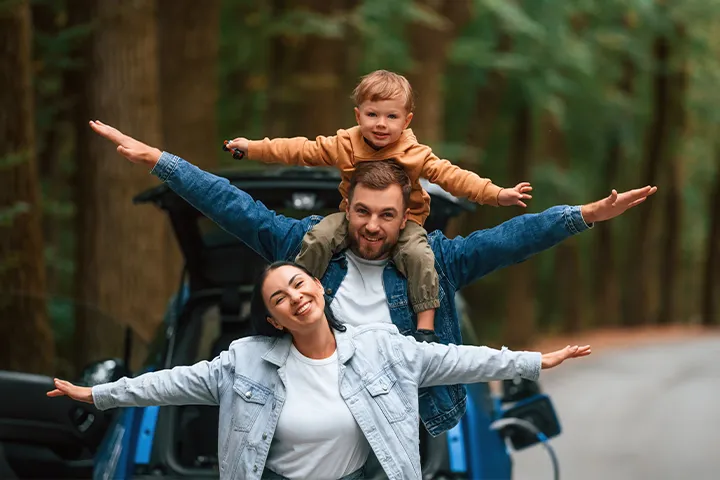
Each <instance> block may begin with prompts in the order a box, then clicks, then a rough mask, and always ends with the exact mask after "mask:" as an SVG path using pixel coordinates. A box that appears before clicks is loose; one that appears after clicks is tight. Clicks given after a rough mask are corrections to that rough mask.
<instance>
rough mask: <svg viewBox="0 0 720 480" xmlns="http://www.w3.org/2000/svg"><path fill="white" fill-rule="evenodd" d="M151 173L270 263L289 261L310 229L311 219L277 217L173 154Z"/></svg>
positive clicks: (240, 191) (164, 156)
mask: <svg viewBox="0 0 720 480" xmlns="http://www.w3.org/2000/svg"><path fill="white" fill-rule="evenodd" d="M151 173H152V174H153V175H155V176H157V177H158V178H159V179H160V180H162V181H163V182H165V183H166V184H167V185H168V187H170V188H171V189H172V190H173V191H175V193H177V194H178V195H180V196H181V197H182V198H184V199H185V200H186V201H187V202H188V203H190V204H191V205H192V206H193V207H195V208H197V209H198V210H199V211H200V212H202V213H203V214H204V215H205V216H207V217H208V218H209V219H211V220H212V221H213V222H215V223H217V224H218V225H219V226H220V227H222V228H223V229H225V230H227V231H228V232H229V233H231V234H233V235H235V236H236V237H237V238H239V239H240V240H242V241H243V242H244V243H245V244H247V245H248V246H249V247H250V248H252V249H253V250H254V251H255V252H257V253H258V254H259V255H261V256H262V257H263V258H265V260H267V261H270V262H272V261H275V260H285V259H287V258H289V256H290V255H291V253H292V252H293V251H294V250H295V249H296V248H297V247H298V246H299V244H300V241H301V240H302V237H303V235H305V232H306V231H307V229H308V228H309V222H310V220H309V219H308V218H305V219H303V220H297V219H294V218H288V217H285V216H283V215H278V214H277V213H275V212H274V211H272V210H270V209H268V208H267V207H266V206H265V205H263V203H262V202H260V201H256V200H254V199H253V198H252V197H251V196H250V195H248V194H247V193H246V192H244V191H242V190H240V189H239V188H237V187H235V186H233V185H232V184H230V182H229V181H228V180H227V179H226V178H222V177H218V176H216V175H213V174H211V173H208V172H205V171H204V170H201V169H199V168H197V167H196V166H194V165H192V164H191V163H189V162H186V161H185V160H183V159H182V158H180V157H177V156H175V155H172V154H170V153H167V152H163V154H162V155H161V156H160V160H159V161H158V162H157V164H155V167H154V168H153V169H152V172H151Z"/></svg>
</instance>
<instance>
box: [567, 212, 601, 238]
mask: <svg viewBox="0 0 720 480" xmlns="http://www.w3.org/2000/svg"><path fill="white" fill-rule="evenodd" d="M563 216H564V217H565V228H567V229H568V231H569V232H570V233H571V234H573V235H575V234H578V233H580V232H584V231H585V230H588V229H590V228H593V227H594V226H595V224H594V223H591V224H589V225H588V224H587V223H585V219H584V218H583V216H582V211H581V209H580V206H574V207H566V208H565V211H564V212H563Z"/></svg>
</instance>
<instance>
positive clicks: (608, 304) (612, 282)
mask: <svg viewBox="0 0 720 480" xmlns="http://www.w3.org/2000/svg"><path fill="white" fill-rule="evenodd" d="M627 27H629V25H627V24H626V28H627ZM634 82H635V65H634V64H633V63H632V62H631V61H630V59H629V58H628V59H626V60H625V61H624V62H623V75H622V78H621V79H620V82H619V84H618V88H619V90H620V92H621V93H623V94H625V95H628V96H629V95H632V94H633V91H634ZM621 128H623V127H622V125H613V126H612V127H611V130H610V132H609V133H608V152H607V158H606V160H605V168H604V169H603V177H602V178H603V181H602V186H601V190H600V191H599V192H598V198H603V197H604V196H606V195H607V194H608V193H609V191H608V189H610V188H612V187H613V185H614V184H615V182H616V180H617V175H618V170H619V168H620V164H621V163H622V161H623V159H624V157H625V152H624V149H623V146H622V144H621V136H620V129H621ZM613 225H614V222H600V223H598V224H596V225H595V229H596V230H597V232H596V237H597V240H596V241H597V247H596V248H595V267H594V269H593V272H594V278H595V280H596V282H595V291H596V292H597V296H596V298H597V303H596V307H595V308H594V309H593V310H594V312H595V318H594V325H595V326H608V325H617V324H619V323H620V277H619V275H618V265H617V259H616V251H615V249H614V248H613V230H614V229H613Z"/></svg>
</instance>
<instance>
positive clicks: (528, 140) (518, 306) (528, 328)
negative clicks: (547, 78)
mask: <svg viewBox="0 0 720 480" xmlns="http://www.w3.org/2000/svg"><path fill="white" fill-rule="evenodd" d="M522 102H523V103H522V104H521V105H519V106H518V107H517V112H516V114H515V128H514V132H513V136H512V143H511V147H510V154H509V164H510V177H511V178H528V176H529V174H530V155H531V146H532V112H531V110H530V105H529V104H528V103H526V102H527V101H526V100H522ZM534 273H535V272H534V265H533V263H532V261H527V262H523V263H521V264H519V265H514V266H512V267H510V268H508V269H507V273H506V275H507V276H506V281H505V285H506V286H507V288H506V290H505V292H506V297H505V300H506V312H507V314H506V315H505V319H504V322H503V328H502V332H503V334H502V339H503V342H504V343H505V344H507V345H512V348H514V349H521V348H525V347H527V346H528V345H529V343H530V342H531V341H532V340H533V336H534V334H535V281H534V280H535V279H534Z"/></svg>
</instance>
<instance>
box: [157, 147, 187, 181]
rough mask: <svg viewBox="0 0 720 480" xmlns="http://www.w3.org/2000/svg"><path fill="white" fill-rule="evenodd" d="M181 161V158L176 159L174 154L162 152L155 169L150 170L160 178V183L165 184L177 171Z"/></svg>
mask: <svg viewBox="0 0 720 480" xmlns="http://www.w3.org/2000/svg"><path fill="white" fill-rule="evenodd" d="M180 160H182V159H181V158H180V157H176V156H175V155H173V154H172V153H168V152H162V155H160V159H159V160H158V161H157V163H156V164H155V166H154V167H153V169H152V170H150V173H151V174H152V175H155V176H156V177H158V178H159V179H160V181H162V182H165V181H167V179H168V178H169V177H170V175H172V173H173V172H174V171H175V169H176V168H177V166H178V163H180Z"/></svg>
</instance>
